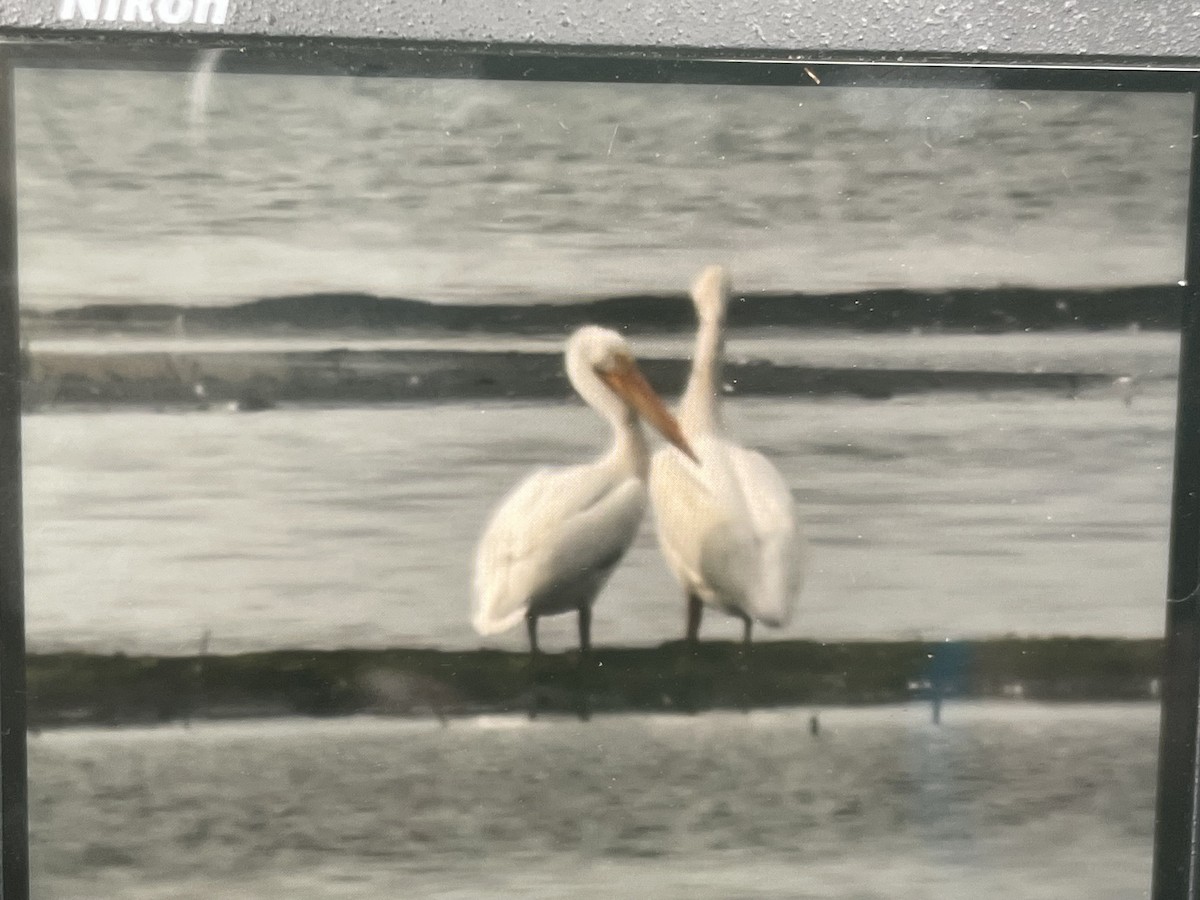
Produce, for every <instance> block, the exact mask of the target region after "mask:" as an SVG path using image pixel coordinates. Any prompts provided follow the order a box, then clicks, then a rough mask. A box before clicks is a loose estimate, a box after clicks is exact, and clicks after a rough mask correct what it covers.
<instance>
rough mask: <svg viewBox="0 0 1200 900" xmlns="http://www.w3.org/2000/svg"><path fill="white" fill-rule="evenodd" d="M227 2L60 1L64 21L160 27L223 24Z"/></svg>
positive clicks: (59, 14)
mask: <svg viewBox="0 0 1200 900" xmlns="http://www.w3.org/2000/svg"><path fill="white" fill-rule="evenodd" d="M228 15H229V0H61V2H60V3H59V5H58V17H59V19H61V20H63V21H64V22H70V21H74V20H75V19H82V20H83V21H85V22H150V23H162V24H163V25H182V24H184V23H185V22H191V23H192V24H195V25H224V24H225V19H226V18H227V17H228Z"/></svg>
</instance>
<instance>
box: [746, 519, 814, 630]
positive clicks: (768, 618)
mask: <svg viewBox="0 0 1200 900" xmlns="http://www.w3.org/2000/svg"><path fill="white" fill-rule="evenodd" d="M760 552H761V554H762V555H761V557H760V566H759V577H758V579H757V582H758V583H757V586H756V590H755V591H754V595H753V597H752V598H750V602H751V605H752V607H753V616H754V618H755V619H757V620H758V621H759V622H762V623H763V624H764V625H767V626H770V627H771V628H782V627H783V626H785V625H787V624H788V623H789V622H790V621H791V620H792V615H793V613H795V610H796V598H797V597H798V596H799V594H800V589H801V588H802V587H803V586H804V568H805V566H804V562H805V557H806V556H807V552H806V544H805V543H804V541H803V539H801V538H799V537H797V536H795V535H792V534H788V535H778V536H776V537H774V538H773V539H770V540H768V541H767V542H766V543H765V544H763V546H762V547H761V550H760Z"/></svg>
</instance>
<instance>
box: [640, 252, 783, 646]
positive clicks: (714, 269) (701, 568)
mask: <svg viewBox="0 0 1200 900" xmlns="http://www.w3.org/2000/svg"><path fill="white" fill-rule="evenodd" d="M728 298H729V280H728V276H727V275H726V273H725V270H724V269H722V268H721V267H719V266H711V267H709V268H707V269H705V270H704V271H703V272H701V273H700V276H699V277H698V278H697V280H696V282H695V284H694V285H693V287H692V300H693V303H694V304H695V306H696V312H697V315H698V318H699V320H700V327H699V330H698V332H697V336H696V348H695V353H694V355H693V360H692V372H691V375H690V377H689V379H688V384H687V388H686V389H685V391H684V395H683V399H682V400H681V401H680V407H679V423H680V426H681V427H682V429H683V433H684V436H685V438H686V439H687V442H688V444H689V445H690V446H691V447H692V449H693V451H694V453H695V456H696V458H697V459H698V463H697V462H696V461H693V460H691V459H688V458H687V457H686V456H684V454H682V453H678V452H676V451H675V450H674V449H672V448H670V447H665V448H663V449H662V450H660V451H659V452H658V453H656V454H655V455H654V459H653V462H652V464H651V469H650V497H651V502H652V503H653V506H654V515H655V520H656V530H657V532H658V540H659V546H660V547H661V548H662V552H663V556H664V557H665V558H666V560H667V564H668V566H669V567H670V568H671V571H672V572H674V574H675V577H676V578H677V579H678V580H679V582H680V584H681V585H683V588H684V590H685V591H686V592H687V595H688V601H689V610H688V637H689V639H690V640H695V638H696V633H697V631H698V629H699V618H700V612H701V609H702V607H701V606H700V604H701V603H703V604H704V605H707V606H711V607H713V608H716V609H719V610H722V611H723V612H725V613H728V614H730V615H734V616H737V617H739V618H741V619H742V620H743V621H744V622H745V625H746V632H745V633H746V639H747V640H749V635H750V623H751V622H752V621H758V622H763V623H764V624H767V625H772V626H781V625H784V624H786V623H787V622H788V620H789V619H790V618H791V616H792V612H793V609H794V607H795V602H796V597H797V595H798V594H799V592H800V589H801V586H802V584H803V580H804V563H805V557H806V546H805V542H804V538H803V536H802V534H801V532H800V527H799V524H798V521H797V515H796V509H795V504H794V502H793V500H792V495H791V491H790V490H789V489H788V486H787V484H786V483H785V482H784V480H783V478H782V477H781V476H780V474H779V472H778V471H777V470H776V469H775V467H774V466H773V465H771V463H770V462H768V461H767V459H766V457H764V456H763V455H762V454H761V453H758V452H756V451H754V450H748V449H746V448H744V447H740V446H738V445H737V444H735V443H733V442H731V441H729V440H728V439H726V438H725V437H724V435H723V433H722V431H723V429H722V423H721V415H720V402H721V401H720V398H721V393H720V390H719V384H720V368H721V362H722V355H723V339H724V327H725V309H726V306H727V304H728Z"/></svg>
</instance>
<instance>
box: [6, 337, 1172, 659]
mask: <svg viewBox="0 0 1200 900" xmlns="http://www.w3.org/2000/svg"><path fill="white" fill-rule="evenodd" d="M913 340H916V341H917V342H918V343H919V344H921V346H922V347H924V348H925V351H926V357H925V358H927V359H928V358H930V357H929V355H928V352H927V351H928V350H929V347H930V342H931V341H933V346H934V347H939V346H940V347H941V348H942V349H941V350H940V351H936V350H935V352H934V354H933V355H934V356H935V357H936V356H938V354H939V353H940V354H941V356H942V357H953V354H954V352H955V348H956V347H957V346H958V344H957V339H956V338H953V337H944V338H941V339H940V344H938V343H937V340H935V339H930V338H914V339H913ZM1004 340H1005V339H1004V338H994V339H992V341H991V342H990V344H987V346H990V348H991V352H992V353H994V354H996V355H998V356H1000V355H1003V353H1002V348H1003V346H1004V344H1003V341H1004ZM1013 340H1014V343H1013V345H1012V346H1013V348H1014V355H1010V356H1009V357H1008V363H1007V364H1008V365H1010V366H1014V367H1017V368H1021V364H1022V363H1025V362H1028V361H1030V358H1031V357H1030V354H1035V355H1036V353H1041V354H1043V355H1042V357H1041V359H1042V360H1043V361H1044V362H1045V363H1046V365H1047V366H1049V367H1051V368H1078V367H1079V365H1080V360H1081V358H1088V357H1089V355H1091V354H1095V355H1097V356H1099V357H1104V358H1105V359H1106V361H1107V367H1108V368H1109V369H1110V371H1114V372H1116V371H1121V369H1119V368H1117V366H1118V365H1120V364H1123V363H1125V362H1128V361H1130V360H1134V359H1137V360H1141V361H1143V362H1145V363H1147V364H1150V365H1153V366H1158V367H1159V369H1160V370H1161V369H1169V368H1170V366H1171V362H1170V360H1171V355H1170V353H1169V352H1168V351H1169V349H1170V348H1171V347H1172V346H1173V339H1170V338H1169V337H1168V336H1154V335H1146V336H1139V335H1131V336H1126V337H1125V339H1124V340H1123V342H1122V341H1114V338H1113V337H1112V336H1107V337H1106V336H1101V337H1100V338H1098V339H1097V340H1098V344H1096V345H1095V346H1092V345H1089V343H1088V339H1087V338H1086V336H1078V337H1077V338H1073V339H1071V340H1064V341H1062V342H1061V344H1060V345H1059V347H1058V350H1057V354H1054V353H1052V352H1051V349H1052V346H1051V345H1049V344H1044V343H1042V342H1040V341H1036V340H1033V339H1024V338H1014V339H1013ZM815 343H816V344H818V345H819V342H815ZM985 343H986V342H985ZM859 344H860V345H862V352H863V353H865V354H867V355H868V356H870V355H872V354H873V355H874V357H875V358H877V359H891V360H893V361H896V360H902V359H903V358H904V356H905V354H906V353H915V354H916V355H920V352H919V351H920V348H917V350H916V351H913V350H906V349H905V347H906V344H905V339H903V338H894V339H892V340H891V341H890V342H889V341H887V340H881V339H878V338H872V339H870V340H869V341H860V342H859ZM738 346H742V347H744V348H746V352H748V353H750V354H752V355H753V354H754V353H756V352H759V350H758V349H756V348H757V345H756V344H754V342H741V344H740V345H739V343H738V342H736V341H735V342H734V343H733V344H732V345H731V347H732V348H733V349H734V350H736V348H737V347H738ZM847 346H848V345H847V344H845V343H839V341H838V340H834V341H833V346H832V347H828V348H825V349H823V350H821V351H819V352H818V355H820V354H822V353H823V354H824V355H825V356H826V357H832V356H834V355H836V354H837V353H838V352H844V351H845V349H846V347H847ZM983 346H984V345H978V347H979V349H982V348H983ZM1115 348H1116V349H1120V353H1117V354H1116V355H1115V356H1114V354H1113V350H1114V349H1115ZM843 359H845V357H843ZM852 359H853V358H851V360H850V361H852ZM1100 370H1101V371H1103V370H1104V367H1103V366H1101V367H1100ZM1126 371H1128V370H1126ZM1173 390H1174V382H1173V381H1172V380H1170V379H1167V380H1157V381H1156V380H1147V381H1146V382H1145V383H1144V384H1141V385H1140V386H1139V387H1137V388H1136V391H1137V392H1136V394H1135V396H1134V397H1133V398H1132V402H1131V404H1130V405H1126V403H1125V402H1124V394H1123V392H1122V391H1121V390H1119V389H1118V388H1117V387H1114V388H1112V389H1107V388H1106V389H1099V390H1096V391H1093V392H1089V393H1086V394H1084V395H1082V396H1079V397H1074V398H1071V397H1067V396H1065V395H1057V394H1052V393H1007V392H1004V393H996V394H994V395H990V396H987V395H977V394H941V395H927V396H917V397H906V398H896V399H893V400H890V401H884V402H879V401H867V400H854V399H845V398H829V399H822V400H805V399H795V400H789V399H762V398H748V397H738V398H734V399H733V400H732V401H731V403H730V404H729V407H728V408H729V419H730V427H731V429H732V430H733V431H734V433H736V434H737V435H738V436H739V438H740V439H741V440H743V441H745V442H746V443H747V444H749V445H751V446H755V447H758V448H760V449H761V450H763V451H764V452H765V453H767V455H768V456H769V457H770V458H771V459H773V460H774V461H775V462H776V464H777V465H778V466H779V468H780V469H781V471H782V472H783V474H784V476H785V477H786V479H787V481H788V483H789V484H790V485H791V486H792V489H793V491H794V493H795V496H796V499H797V502H798V504H799V506H800V509H801V511H802V515H803V518H804V520H805V528H806V530H807V533H808V535H809V538H810V541H811V543H812V545H813V554H812V567H813V568H812V572H811V575H810V578H809V582H808V585H807V587H806V589H805V592H804V595H803V597H802V600H801V606H800V612H799V615H798V616H797V618H796V620H795V622H794V623H793V624H792V625H791V626H790V627H789V629H788V630H787V631H786V632H784V634H785V635H788V636H813V637H819V638H868V637H871V638H878V637H882V638H898V637H912V636H917V635H920V636H923V637H925V638H940V637H943V636H989V635H1002V634H1007V633H1018V634H1033V635H1047V634H1064V633H1065V634H1096V635H1125V636H1150V635H1155V634H1158V633H1160V632H1161V624H1162V623H1161V617H1162V602H1163V597H1164V590H1165V566H1166V533H1167V526H1168V500H1169V491H1170V480H1171V477H1170V476H1171V453H1172V429H1173V417H1174V394H1173ZM605 440H606V436H605V433H604V426H603V425H602V423H600V422H599V421H598V420H597V419H596V417H595V416H594V414H593V413H591V412H590V411H589V410H587V409H586V408H585V407H583V406H582V405H580V404H577V403H574V404H572V403H566V404H563V403H532V402H531V403H500V402H489V403H470V402H461V403H446V404H442V405H411V406H409V405H393V406H384V407H364V408H316V407H292V408H279V409H275V410H270V411H267V412H263V413H257V414H253V415H246V414H235V413H231V412H227V411H225V410H223V409H214V410H210V411H206V412H187V413H183V412H169V413H167V412H164V413H156V412H153V411H149V410H129V409H110V410H106V411H99V412H78V411H69V410H56V409H54V408H49V409H47V410H45V411H42V412H38V413H36V414H33V415H30V416H27V417H26V419H25V422H24V441H25V497H26V523H25V528H26V556H27V604H28V619H29V634H30V642H31V645H32V647H33V648H34V649H47V648H51V647H63V646H70V647H82V648H94V649H115V648H119V649H123V650H127V651H128V650H157V651H166V652H191V651H194V650H195V649H196V648H197V647H198V645H199V642H200V640H201V636H202V635H203V634H204V633H205V632H206V631H209V630H211V632H212V643H211V646H212V647H213V649H214V650H216V651H232V650H241V649H247V648H263V647H284V646H341V645H350V646H387V645H434V646H443V647H465V646H475V645H477V644H478V638H476V637H475V635H474V633H473V632H472V631H471V630H470V626H469V623H468V620H467V608H468V585H469V577H470V564H471V559H472V554H473V550H474V545H475V541H476V540H477V537H478V535H479V533H480V531H481V530H482V528H483V524H484V522H485V521H486V519H487V516H488V513H489V511H490V509H491V508H492V506H493V505H494V504H495V503H496V502H498V500H499V499H500V498H501V497H502V496H503V494H504V493H505V492H506V491H507V490H508V488H509V487H510V486H511V485H513V484H515V483H516V482H517V481H518V480H519V479H520V478H522V477H523V476H524V475H525V474H526V473H528V472H529V471H530V470H531V469H533V468H535V467H537V466H540V465H562V464H566V463H570V462H573V461H579V460H584V459H587V458H589V457H590V456H592V455H594V454H595V453H596V452H597V451H598V448H599V446H601V445H602V444H603V442H604V441H605ZM682 627H683V612H682V600H681V597H680V594H679V589H678V588H677V587H676V586H675V584H674V582H673V581H672V580H671V577H670V576H669V574H668V572H667V570H666V567H665V565H664V564H663V562H662V560H661V558H660V556H659V553H658V550H657V547H656V545H655V541H654V537H653V532H652V529H651V528H650V527H649V523H647V524H646V526H645V527H644V528H643V530H642V533H641V535H640V537H639V539H638V540H637V542H636V544H635V545H634V547H633V549H632V550H631V552H630V553H629V555H628V556H627V557H626V559H625V561H624V563H623V564H622V565H621V567H620V568H619V569H618V571H617V574H616V575H615V576H614V578H613V580H612V582H611V584H610V586H609V587H608V589H607V590H606V591H605V593H604V594H603V595H602V596H601V598H600V600H599V602H598V605H597V607H596V620H595V634H596V638H597V640H598V641H600V642H603V643H609V644H653V643H657V642H660V641H662V640H666V639H669V638H674V637H677V636H679V634H680V633H681V631H682ZM573 628H574V626H573V623H572V622H571V621H570V617H562V618H559V619H550V620H546V622H545V625H544V632H545V635H546V640H547V642H548V645H549V646H555V645H559V646H561V645H566V644H569V643H570V642H571V641H572V640H573V637H572V635H573ZM705 630H706V633H708V634H711V635H714V636H720V635H725V636H733V635H735V634H736V632H737V629H736V627H735V625H734V624H733V623H732V622H728V621H723V620H722V619H721V617H719V616H710V620H709V621H708V622H707V623H706V626H705ZM521 640H522V638H521V636H520V635H517V634H512V635H509V636H505V637H503V638H500V639H498V643H499V644H501V645H503V646H514V647H516V646H520V644H521Z"/></svg>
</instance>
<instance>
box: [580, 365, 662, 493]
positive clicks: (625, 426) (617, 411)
mask: <svg viewBox="0 0 1200 900" xmlns="http://www.w3.org/2000/svg"><path fill="white" fill-rule="evenodd" d="M567 377H568V378H569V379H570V381H571V384H572V386H573V387H574V388H575V391H576V392H577V393H578V394H579V396H580V397H582V398H583V400H584V402H585V403H587V405H588V406H590V407H591V408H592V409H594V410H595V411H596V412H597V413H599V414H600V415H601V416H603V417H604V418H605V419H606V420H607V421H608V424H609V425H610V426H612V445H611V446H610V448H609V451H608V453H606V454H605V455H604V457H603V461H604V462H605V463H607V464H610V465H612V466H613V467H614V468H616V469H619V470H620V471H623V472H628V473H630V474H632V475H636V476H637V477H638V478H642V479H644V478H646V476H647V474H648V473H649V469H650V450H649V445H648V444H647V443H646V435H645V432H643V431H642V424H641V420H639V419H638V416H637V413H636V412H634V411H633V410H632V409H630V408H629V406H628V405H627V404H626V403H625V401H624V400H622V399H621V398H620V397H618V396H617V395H616V394H614V393H613V392H612V391H611V390H609V387H608V385H606V384H605V383H604V382H603V381H601V380H600V376H599V375H597V374H596V373H595V371H593V370H592V369H591V367H590V366H587V365H586V364H584V363H583V362H582V361H580V360H572V359H568V361H567Z"/></svg>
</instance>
